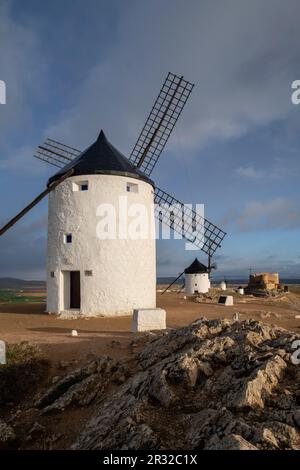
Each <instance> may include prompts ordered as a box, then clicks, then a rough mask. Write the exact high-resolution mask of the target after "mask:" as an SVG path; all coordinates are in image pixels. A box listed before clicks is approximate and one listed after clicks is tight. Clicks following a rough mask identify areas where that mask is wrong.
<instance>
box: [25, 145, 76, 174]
mask: <svg viewBox="0 0 300 470" xmlns="http://www.w3.org/2000/svg"><path fill="white" fill-rule="evenodd" d="M80 154H81V151H80V150H77V149H75V148H73V147H69V146H68V145H65V144H62V143H61V142H58V141H57V140H53V139H46V140H45V142H44V143H43V144H42V145H39V146H38V148H37V150H36V153H35V155H34V157H35V158H38V159H39V160H42V161H44V162H46V163H50V165H53V166H56V167H58V168H63V167H64V166H65V165H66V164H67V163H69V162H71V161H72V160H73V159H74V158H76V157H78V155H80Z"/></svg>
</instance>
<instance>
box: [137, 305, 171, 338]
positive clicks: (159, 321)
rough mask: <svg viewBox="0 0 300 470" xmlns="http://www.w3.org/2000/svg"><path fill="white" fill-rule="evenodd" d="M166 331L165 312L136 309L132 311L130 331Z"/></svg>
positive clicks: (160, 309) (159, 309)
mask: <svg viewBox="0 0 300 470" xmlns="http://www.w3.org/2000/svg"><path fill="white" fill-rule="evenodd" d="M165 329H166V311H165V310H163V309H162V308H136V309H134V310H133V317H132V331H133V332H134V333H136V332H138V331H151V330H165Z"/></svg>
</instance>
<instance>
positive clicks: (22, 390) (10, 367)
mask: <svg viewBox="0 0 300 470" xmlns="http://www.w3.org/2000/svg"><path fill="white" fill-rule="evenodd" d="M6 347H7V349H6V361H7V363H6V364H3V365H0V408H1V407H2V406H5V405H6V404H8V403H17V402H19V401H23V400H24V396H25V395H26V394H27V393H31V394H32V393H34V392H35V391H36V389H37V387H38V384H39V383H40V382H41V381H42V380H43V379H44V378H45V377H46V375H47V371H48V368H49V363H48V361H46V360H45V359H44V358H43V356H42V352H41V350H40V349H39V348H38V347H37V346H35V345H32V344H29V343H28V342H27V341H22V342H21V343H17V344H7V346H6Z"/></svg>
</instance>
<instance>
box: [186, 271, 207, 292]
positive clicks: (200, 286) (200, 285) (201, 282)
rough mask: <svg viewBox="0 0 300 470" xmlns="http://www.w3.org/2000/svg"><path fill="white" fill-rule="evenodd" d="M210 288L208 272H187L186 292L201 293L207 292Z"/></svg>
mask: <svg viewBox="0 0 300 470" xmlns="http://www.w3.org/2000/svg"><path fill="white" fill-rule="evenodd" d="M209 288H210V280H209V277H208V274H207V273H201V274H185V293H186V294H194V293H195V292H196V291H198V292H199V293H200V294H206V293H207V292H208V289H209Z"/></svg>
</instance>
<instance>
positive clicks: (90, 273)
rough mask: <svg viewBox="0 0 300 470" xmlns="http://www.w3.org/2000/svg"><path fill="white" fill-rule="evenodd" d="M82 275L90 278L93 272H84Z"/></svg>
mask: <svg viewBox="0 0 300 470" xmlns="http://www.w3.org/2000/svg"><path fill="white" fill-rule="evenodd" d="M84 275H85V276H92V275H93V271H84Z"/></svg>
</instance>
